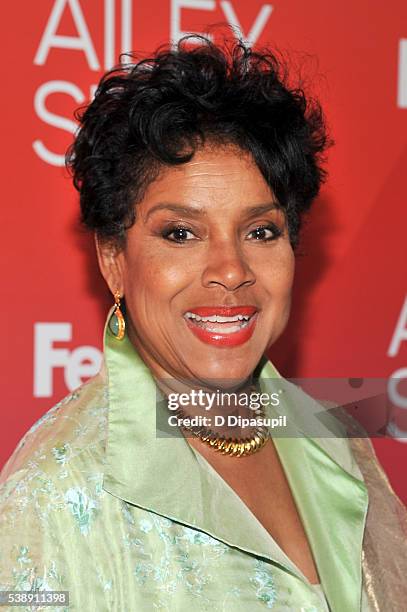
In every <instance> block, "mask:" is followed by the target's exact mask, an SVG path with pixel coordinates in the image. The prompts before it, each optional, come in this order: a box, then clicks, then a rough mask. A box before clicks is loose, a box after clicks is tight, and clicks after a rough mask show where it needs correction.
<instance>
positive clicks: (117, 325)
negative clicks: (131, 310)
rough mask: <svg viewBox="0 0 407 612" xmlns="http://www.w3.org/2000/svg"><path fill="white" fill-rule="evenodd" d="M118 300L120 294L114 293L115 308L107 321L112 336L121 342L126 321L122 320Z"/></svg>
mask: <svg viewBox="0 0 407 612" xmlns="http://www.w3.org/2000/svg"><path fill="white" fill-rule="evenodd" d="M120 298H121V296H120V292H119V291H115V292H114V302H115V305H116V308H115V311H114V313H113V314H112V316H111V317H110V321H109V329H110V331H111V332H112V334H113V336H114V337H115V338H116V340H123V338H124V335H125V332H126V321H125V320H124V316H123V313H122V311H121V310H120Z"/></svg>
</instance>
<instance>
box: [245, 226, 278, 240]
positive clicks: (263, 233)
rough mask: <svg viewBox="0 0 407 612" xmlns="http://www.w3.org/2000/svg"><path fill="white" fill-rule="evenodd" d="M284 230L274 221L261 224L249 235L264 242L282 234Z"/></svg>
mask: <svg viewBox="0 0 407 612" xmlns="http://www.w3.org/2000/svg"><path fill="white" fill-rule="evenodd" d="M282 233H283V232H282V231H281V229H280V228H279V227H277V225H274V223H270V224H269V225H259V226H258V227H256V228H255V229H254V230H252V231H251V232H250V233H249V234H248V236H253V238H252V240H259V241H262V242H268V241H270V240H275V239H276V238H279V237H280V236H281V235H282Z"/></svg>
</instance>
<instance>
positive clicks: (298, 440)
mask: <svg viewBox="0 0 407 612" xmlns="http://www.w3.org/2000/svg"><path fill="white" fill-rule="evenodd" d="M279 376H280V375H279V374H278V372H277V370H275V368H274V366H273V365H272V364H271V362H268V364H266V366H265V367H264V368H263V370H262V372H261V376H260V384H261V386H262V389H263V390H265V391H267V392H268V393H271V392H273V391H276V386H277V387H281V389H280V391H282V395H281V397H282V398H283V399H282V401H281V403H280V405H279V407H278V409H276V413H277V414H285V415H286V416H287V421H288V427H287V429H286V431H285V433H283V434H281V435H277V436H275V437H273V440H274V443H275V446H276V449H277V452H278V455H279V457H280V460H281V462H282V465H283V467H284V470H285V473H286V475H287V479H288V482H289V484H290V488H291V490H292V492H293V496H294V499H295V501H296V504H297V507H298V510H299V512H300V515H301V518H302V521H303V524H304V528H305V531H306V533H307V537H308V539H309V542H310V545H311V548H312V552H313V555H314V558H315V562H316V564H317V567H318V572H319V575H320V578H321V582H322V585H323V588H324V591H325V593H326V596H327V599H328V602H329V605H330V607H331V609H332V611H333V612H343V611H345V610H346V612H359V611H360V609H361V596H362V541H363V534H364V529H365V521H366V514H367V508H368V496H367V488H366V485H365V484H364V482H363V477H362V474H361V472H360V470H359V468H358V466H357V464H356V462H355V461H354V459H353V456H352V454H351V452H350V450H349V444H348V441H347V439H346V438H345V437H344V431H343V429H342V426H341V425H339V423H338V422H337V421H336V419H333V417H331V416H330V415H328V413H327V411H326V410H325V409H324V407H323V406H321V404H319V403H318V402H315V400H313V399H312V398H311V397H309V396H308V395H306V394H305V393H303V392H302V391H301V390H299V389H298V388H297V387H295V386H294V385H291V384H290V383H289V382H288V381H286V380H284V379H281V378H280V382H278V381H276V380H275V379H276V378H278V377H279ZM324 412H325V414H324V418H322V419H321V418H319V417H320V416H321V414H322V413H324ZM327 416H328V418H329V419H332V421H331V426H329V427H327V426H326V424H327V422H328V421H327V418H326V417H327ZM335 429H336V431H337V434H338V436H341V437H335V436H334V434H333V433H332V432H334V431H335ZM304 430H307V431H310V430H311V431H312V432H313V433H317V434H318V436H321V437H310V436H306V435H305V434H304V433H303V431H304ZM323 436H325V437H323Z"/></svg>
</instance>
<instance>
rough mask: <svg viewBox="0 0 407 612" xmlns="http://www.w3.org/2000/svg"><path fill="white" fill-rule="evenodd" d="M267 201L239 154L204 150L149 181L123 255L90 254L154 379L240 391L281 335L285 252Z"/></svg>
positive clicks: (286, 293) (278, 219) (288, 281)
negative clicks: (119, 300) (218, 383)
mask: <svg viewBox="0 0 407 612" xmlns="http://www.w3.org/2000/svg"><path fill="white" fill-rule="evenodd" d="M274 201H275V198H274V196H273V193H272V192H271V190H270V188H269V186H268V185H267V183H266V181H265V180H264V178H263V176H262V174H261V173H260V171H259V169H258V168H257V166H256V165H255V163H254V162H253V160H252V158H251V157H250V156H249V155H248V154H246V153H244V152H242V151H241V150H240V149H236V148H235V147H233V146H229V147H222V148H219V147H210V146H205V147H204V148H202V149H200V150H198V151H197V152H196V154H195V155H194V157H193V159H192V160H191V161H190V162H188V163H186V164H182V165H180V166H172V167H169V168H165V169H164V170H162V172H161V174H160V175H159V176H158V178H157V179H156V180H155V181H153V182H152V183H151V184H150V186H149V187H148V189H147V191H146V193H145V196H144V198H143V200H142V201H141V202H140V203H138V204H137V210H136V222H135V224H134V225H133V226H132V227H131V228H130V229H129V230H128V232H127V241H126V246H125V248H124V249H123V250H122V251H120V252H118V253H116V254H112V252H111V250H109V249H108V248H107V247H101V246H99V247H98V249H99V261H100V265H101V268H102V272H103V274H104V276H105V278H106V280H107V282H108V284H109V287H110V289H111V291H112V292H114V291H115V290H116V289H118V290H119V291H120V292H121V294H122V295H124V297H125V300H126V308H127V331H128V334H129V337H130V339H131V341H132V343H133V344H134V346H135V347H136V349H137V351H138V352H139V354H140V356H141V357H142V358H143V360H144V361H145V363H146V364H147V365H148V366H149V368H150V369H151V371H152V372H153V374H154V375H155V376H156V377H157V378H167V377H168V376H170V377H176V378H177V379H192V380H194V381H199V382H200V383H202V384H207V385H210V384H211V382H210V381H212V384H213V381H214V379H218V380H219V379H223V380H225V379H228V380H230V381H234V382H233V385H232V384H229V383H228V384H227V386H229V387H230V386H234V385H235V384H241V383H243V382H244V381H245V380H246V379H247V378H248V377H249V376H250V375H251V373H252V372H253V370H254V369H255V367H256V366H257V364H258V362H259V361H260V359H261V357H262V355H263V353H264V352H265V351H266V350H267V348H268V347H269V346H270V345H271V344H272V343H273V342H274V341H275V340H276V339H277V338H278V337H279V336H280V334H281V333H282V331H283V329H284V327H285V325H286V323H287V320H288V316H289V310H290V301H291V288H292V282H293V276H294V254H293V250H292V248H291V245H290V241H289V236H288V230H287V226H286V223H285V217H284V213H283V211H281V210H279V209H278V208H276V206H275V205H274ZM199 318H201V320H199ZM205 319H206V320H205ZM207 319H209V320H207Z"/></svg>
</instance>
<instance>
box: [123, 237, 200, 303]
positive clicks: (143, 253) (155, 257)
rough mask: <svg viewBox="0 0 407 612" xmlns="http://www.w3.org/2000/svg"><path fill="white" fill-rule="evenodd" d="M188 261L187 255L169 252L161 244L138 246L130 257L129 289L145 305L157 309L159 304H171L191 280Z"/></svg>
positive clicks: (126, 287)
mask: <svg viewBox="0 0 407 612" xmlns="http://www.w3.org/2000/svg"><path fill="white" fill-rule="evenodd" d="M191 278H193V275H191V272H190V270H189V269H188V263H187V261H186V258H185V257H184V258H183V260H182V261H181V258H180V256H179V255H178V254H177V253H175V254H174V256H172V255H171V254H168V250H164V249H160V248H152V247H151V246H150V245H149V246H148V248H143V245H142V244H141V245H140V247H139V248H137V249H134V250H133V251H132V252H131V254H129V256H128V257H127V259H126V272H125V283H124V284H125V291H126V293H127V295H128V296H129V297H130V296H131V300H132V302H133V303H134V304H135V305H136V306H137V305H139V306H141V305H142V304H144V305H145V307H146V311H147V312H148V310H147V309H149V310H151V311H153V310H154V309H155V307H156V306H158V304H160V305H163V304H168V305H170V303H171V300H172V299H173V298H175V297H176V295H177V294H178V293H179V292H180V291H182V289H184V288H185V287H186V286H187V285H188V284H189V283H190V281H191Z"/></svg>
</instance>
